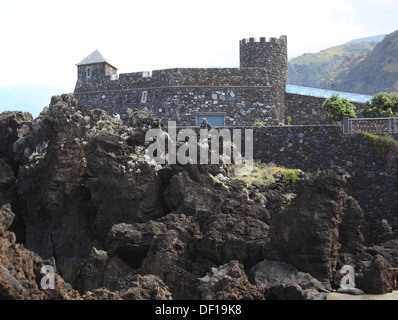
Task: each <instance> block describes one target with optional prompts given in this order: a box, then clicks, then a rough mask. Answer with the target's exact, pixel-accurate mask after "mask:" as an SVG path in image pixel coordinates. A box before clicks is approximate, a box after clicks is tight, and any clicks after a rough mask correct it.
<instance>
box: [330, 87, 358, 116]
mask: <svg viewBox="0 0 398 320" xmlns="http://www.w3.org/2000/svg"><path fill="white" fill-rule="evenodd" d="M322 108H323V109H325V110H326V111H328V112H329V114H328V118H329V122H330V123H333V122H337V121H342V120H343V118H345V117H348V118H356V117H357V116H356V114H355V106H354V105H353V104H352V103H351V102H350V101H349V100H348V99H347V98H340V96H339V94H338V93H336V94H334V95H332V96H331V97H330V98H328V99H326V100H325V101H324V102H323V104H322Z"/></svg>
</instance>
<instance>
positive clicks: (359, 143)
mask: <svg viewBox="0 0 398 320" xmlns="http://www.w3.org/2000/svg"><path fill="white" fill-rule="evenodd" d="M193 129H195V130H196V132H197V136H198V137H199V136H200V135H199V129H198V128H193ZM226 129H229V130H230V134H231V136H232V134H233V131H232V130H239V129H240V130H241V134H242V143H241V148H242V152H243V155H244V149H245V130H247V129H252V130H253V156H254V160H255V161H256V162H257V163H263V164H273V165H276V166H280V167H285V168H290V169H301V170H302V171H304V172H306V173H308V174H311V173H315V172H317V171H318V170H324V169H327V168H330V167H331V166H338V167H341V168H343V169H344V170H346V171H347V172H348V174H349V175H350V177H351V178H350V181H351V189H352V195H353V196H354V198H355V199H356V200H357V201H358V202H359V204H360V206H361V207H362V209H363V210H364V213H365V215H366V217H367V221H368V222H369V224H370V229H371V230H375V229H376V228H378V227H379V226H380V221H381V220H382V219H387V221H388V222H389V223H390V224H391V226H392V227H393V229H394V230H395V229H398V215H397V209H396V208H398V162H397V161H396V160H395V159H397V158H398V154H395V155H394V157H393V159H392V162H391V167H390V168H388V166H387V164H386V163H384V162H382V161H381V160H379V159H378V158H377V157H376V154H375V152H374V150H373V147H372V146H371V145H370V143H369V142H368V141H367V140H366V138H364V137H363V136H362V135H361V134H343V131H342V127H341V126H337V125H322V126H316V125H314V126H268V127H233V128H226Z"/></svg>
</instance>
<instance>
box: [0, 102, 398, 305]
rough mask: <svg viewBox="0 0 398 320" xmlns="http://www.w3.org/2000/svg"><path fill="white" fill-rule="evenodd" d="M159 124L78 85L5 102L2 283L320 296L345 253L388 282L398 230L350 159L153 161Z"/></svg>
mask: <svg viewBox="0 0 398 320" xmlns="http://www.w3.org/2000/svg"><path fill="white" fill-rule="evenodd" d="M150 128H161V122H160V121H159V120H158V119H156V118H155V117H154V116H153V114H151V113H150V112H148V111H146V110H144V111H142V112H141V111H138V110H134V111H131V110H130V111H129V112H128V113H127V115H126V116H125V117H124V118H123V120H122V121H116V120H113V119H112V118H111V117H110V116H108V115H107V114H106V113H105V112H104V111H102V110H86V109H85V108H82V107H77V103H76V100H75V98H74V97H73V95H62V96H56V97H53V98H52V100H51V104H50V106H49V108H47V109H45V110H44V111H43V112H42V114H41V115H40V116H39V117H38V118H36V119H35V120H32V119H31V118H30V117H28V116H27V115H24V114H21V113H15V114H14V113H3V114H1V115H0V132H3V133H6V132H8V133H9V134H8V136H7V137H5V136H1V137H0V139H1V140H0V141H1V146H0V207H1V208H2V209H1V216H0V295H1V297H3V298H7V299H88V300H100V299H124V300H129V299H134V300H139V299H145V300H146V299H161V300H170V299H322V298H324V296H325V294H326V293H327V292H328V291H332V290H334V289H338V288H339V285H340V281H341V279H342V277H343V275H342V274H341V273H340V269H341V268H342V267H343V266H344V265H351V266H352V267H353V268H354V270H355V285H356V287H357V288H360V289H362V290H363V291H365V292H366V293H384V292H388V291H390V290H391V281H390V280H389V278H388V272H387V269H388V268H389V267H391V266H396V265H398V261H397V258H396V257H397V256H398V255H397V247H398V246H397V245H396V241H398V240H397V239H396V238H395V236H394V235H395V230H392V229H391V228H390V227H389V225H388V222H384V223H383V224H382V225H381V226H380V229H379V230H378V231H377V232H378V234H377V235H375V234H372V235H371V236H370V235H369V230H368V228H367V221H366V215H364V212H363V210H362V209H361V207H360V206H359V205H358V202H357V201H356V200H355V199H354V198H353V197H352V195H351V194H352V193H351V183H350V181H351V180H350V176H349V175H348V174H347V173H346V172H345V171H344V170H342V169H340V168H337V167H332V168H330V169H327V170H324V171H320V172H318V173H316V174H305V173H301V175H300V180H298V181H296V182H295V183H293V182H291V181H289V180H286V179H275V181H274V182H273V183H271V184H268V185H253V186H250V187H248V186H247V185H246V184H245V183H244V182H243V181H242V180H238V179H232V178H230V177H229V176H228V167H227V166H225V165H220V166H218V165H191V164H187V165H181V164H176V165H169V164H166V165H159V164H157V163H155V162H154V161H152V160H151V159H149V158H148V157H147V156H146V155H145V149H146V147H147V145H148V143H147V142H145V133H146V132H147V130H148V129H150ZM375 238H377V239H379V241H378V242H377V244H372V243H370V241H369V239H375ZM43 265H50V266H52V267H54V269H55V270H56V283H57V286H56V287H57V289H55V290H51V291H47V290H43V289H42V288H41V287H40V281H39V279H42V278H43V275H42V274H40V270H41V267H42V266H43ZM32 283H33V284H32Z"/></svg>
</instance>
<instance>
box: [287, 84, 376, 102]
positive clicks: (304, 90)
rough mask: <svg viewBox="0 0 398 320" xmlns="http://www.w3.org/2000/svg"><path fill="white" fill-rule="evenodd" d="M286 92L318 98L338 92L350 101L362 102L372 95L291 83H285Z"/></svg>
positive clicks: (341, 96)
mask: <svg viewBox="0 0 398 320" xmlns="http://www.w3.org/2000/svg"><path fill="white" fill-rule="evenodd" d="M286 92H288V93H295V94H302V95H306V96H313V97H320V98H329V97H331V96H332V95H333V94H335V93H338V94H339V96H340V98H347V99H348V100H350V101H352V102H362V103H364V102H366V101H369V100H370V99H371V98H372V96H368V95H365V94H357V93H350V92H343V91H334V90H326V89H319V88H310V87H303V86H296V85H292V84H288V85H286Z"/></svg>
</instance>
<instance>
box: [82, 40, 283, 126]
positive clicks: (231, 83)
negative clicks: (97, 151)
mask: <svg viewBox="0 0 398 320" xmlns="http://www.w3.org/2000/svg"><path fill="white" fill-rule="evenodd" d="M239 44H240V67H239V68H171V69H161V70H153V71H152V72H132V73H121V74H118V72H117V68H115V67H114V66H113V64H110V63H109V61H108V60H107V59H105V58H104V56H103V55H102V54H101V53H99V52H98V51H95V52H93V53H92V54H91V55H89V56H88V57H87V58H85V59H84V60H83V61H82V62H80V63H78V64H77V67H78V70H77V71H78V79H77V82H76V86H75V94H76V96H77V99H78V101H79V104H80V105H85V106H86V107H89V108H103V109H105V110H107V111H108V112H109V113H113V112H115V111H118V112H123V110H126V109H127V108H131V109H135V108H144V107H146V108H148V109H149V110H151V111H152V112H154V113H155V114H156V115H157V116H159V117H160V118H161V119H162V120H164V121H168V120H170V119H173V120H176V121H177V123H178V124H179V125H195V124H197V120H198V119H199V118H200V117H202V116H203V115H208V116H209V117H215V115H217V116H218V117H222V122H223V123H224V124H225V125H252V124H253V123H254V121H255V120H256V119H263V120H264V121H266V122H267V123H269V124H273V123H275V122H276V123H277V122H278V119H284V99H285V86H286V73H287V37H286V36H280V37H279V38H269V39H267V38H265V37H260V38H254V37H253V38H247V39H242V40H240V41H239ZM218 120H220V119H218ZM220 121H221V120H220Z"/></svg>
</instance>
